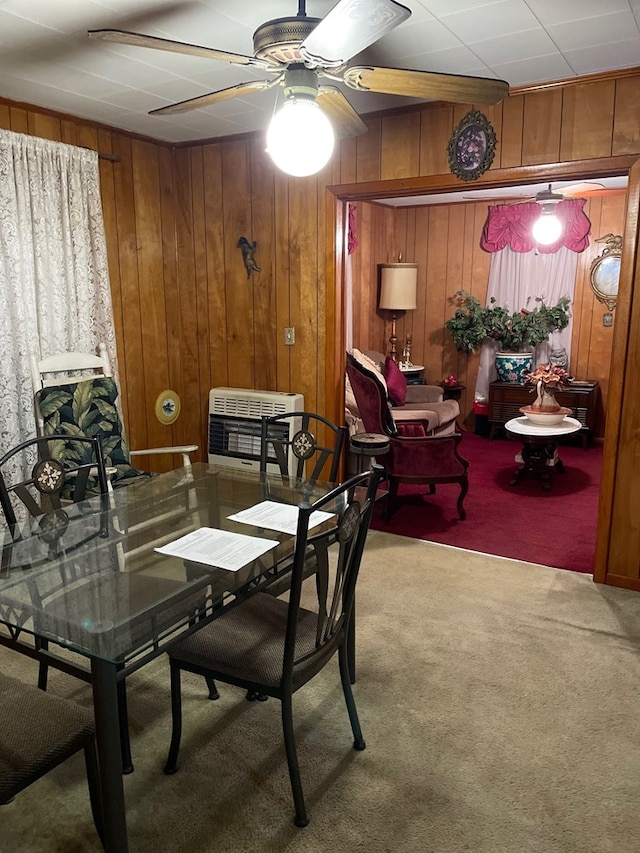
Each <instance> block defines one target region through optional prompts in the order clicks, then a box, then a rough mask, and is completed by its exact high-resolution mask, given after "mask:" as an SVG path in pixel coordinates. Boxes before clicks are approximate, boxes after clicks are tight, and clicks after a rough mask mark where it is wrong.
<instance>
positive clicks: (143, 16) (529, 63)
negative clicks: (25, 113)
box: [0, 0, 640, 142]
mask: <svg viewBox="0 0 640 853" xmlns="http://www.w3.org/2000/svg"><path fill="white" fill-rule="evenodd" d="M335 2H336V0H308V2H307V14H308V15H309V16H312V17H323V16H324V15H326V13H327V12H328V11H329V10H330V9H331V8H332V7H333V6H334V5H335ZM403 3H404V4H405V5H406V6H409V7H410V8H411V10H412V13H413V14H412V16H411V18H409V20H408V21H405V22H404V23H403V24H401V25H400V26H399V27H397V29H395V30H394V31H393V32H391V33H390V34H389V35H387V36H386V37H385V38H384V39H382V40H381V41H380V42H378V44H377V45H375V46H373V47H372V48H370V49H369V50H368V51H365V53H364V54H362V55H361V57H360V59H361V60H364V61H368V62H370V63H372V64H377V65H385V66H391V67H399V68H410V69H418V70H426V71H440V72H445V73H454V74H471V75H475V76H483V77H497V78H500V79H503V80H506V81H507V82H508V83H509V84H510V85H511V86H520V85H524V84H528V83H538V82H543V81H546V80H556V79H563V78H569V77H574V76H581V75H584V74H590V73H593V72H598V71H605V70H615V69H619V68H625V67H633V66H638V65H640V0H403ZM297 5H298V4H297V0H0V96H4V97H7V98H11V99H13V100H18V101H26V102H27V103H31V104H37V105H41V106H46V107H49V108H51V109H54V110H60V111H62V112H65V113H71V114H73V115H76V116H80V117H83V118H87V119H93V120H95V121H99V122H103V123H105V124H108V125H111V126H114V127H118V128H122V129H123V130H127V131H132V132H136V133H141V134H144V135H146V136H151V137H153V138H155V139H161V140H165V141H167V142H183V141H187V140H195V139H207V138H217V137H221V136H228V135H231V134H237V133H244V132H247V131H254V130H258V129H261V128H265V127H266V125H267V123H268V120H269V117H270V115H271V112H272V110H273V105H274V100H275V98H274V91H273V90H272V91H266V92H260V93H257V94H253V95H251V96H246V97H243V98H234V99H232V100H229V101H225V102H223V103H219V104H217V105H216V106H214V107H208V108H204V109H199V110H194V111H193V112H188V113H183V114H180V115H174V116H149V115H147V113H148V111H149V110H152V109H156V108H159V107H162V106H166V105H168V104H171V103H174V102H176V101H181V100H185V99H187V98H192V97H196V96H198V95H204V94H207V93H209V92H212V91H216V90H218V89H222V88H226V87H228V86H232V85H234V84H236V83H239V82H243V81H247V80H254V79H264V75H262V74H261V73H260V72H259V71H258V70H256V69H247V68H245V67H241V66H237V65H230V64H228V63H226V62H221V61H217V60H209V59H204V58H196V57H192V56H181V55H179V54H174V53H166V52H164V51H156V50H149V49H144V48H137V47H129V46H124V45H116V44H107V43H105V42H99V41H93V40H89V39H88V38H87V36H86V31H87V30H88V29H105V28H111V29H124V30H130V31H133V32H140V33H145V34H148V35H154V36H160V37H163V38H169V39H175V40H179V41H184V42H190V43H194V44H200V45H205V46H207V47H215V48H218V49H221V50H227V51H232V52H235V53H241V54H251V53H252V45H253V41H252V37H253V32H254V30H255V29H256V28H257V27H258V25H260V24H261V23H263V22H264V21H266V20H270V19H272V18H278V17H290V16H294V15H295V14H296V12H297ZM344 91H345V94H346V95H347V97H348V99H349V101H350V102H351V104H352V106H353V107H354V108H355V109H356V110H357V111H358V112H359V113H361V114H365V113H369V112H374V111H377V110H381V109H388V108H391V107H398V106H404V105H406V104H411V103H414V101H412V100H410V99H408V98H403V97H392V96H387V95H373V94H369V93H363V92H354V91H353V90H351V89H347V88H345V89H344Z"/></svg>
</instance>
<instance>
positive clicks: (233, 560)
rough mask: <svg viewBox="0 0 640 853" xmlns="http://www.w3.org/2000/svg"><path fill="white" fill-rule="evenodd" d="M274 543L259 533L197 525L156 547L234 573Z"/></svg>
mask: <svg viewBox="0 0 640 853" xmlns="http://www.w3.org/2000/svg"><path fill="white" fill-rule="evenodd" d="M277 544H278V543H277V542H275V541H274V540H273V539H260V538H259V537H258V536H245V535H244V534H242V533H229V531H227V530H217V529H216V528H213V527H200V528H199V529H198V530H194V531H193V532H192V533H187V535H186V536H181V537H180V539H176V540H175V541H174V542H169V543H168V544H167V545H163V546H162V547H161V548H156V549H155V550H156V551H157V552H158V553H159V554H168V555H169V556H171V557H182V559H183V560H190V561H191V562H193V563H204V564H205V565H207V566H216V567H217V568H220V569H227V570H229V571H232V572H237V571H238V569H241V568H242V567H243V566H246V565H247V564H248V563H252V562H253V561H254V560H257V558H258V557H260V556H261V555H262V554H265V553H266V552H267V551H269V550H270V549H271V548H275V547H276V545H277Z"/></svg>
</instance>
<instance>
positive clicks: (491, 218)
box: [480, 198, 591, 254]
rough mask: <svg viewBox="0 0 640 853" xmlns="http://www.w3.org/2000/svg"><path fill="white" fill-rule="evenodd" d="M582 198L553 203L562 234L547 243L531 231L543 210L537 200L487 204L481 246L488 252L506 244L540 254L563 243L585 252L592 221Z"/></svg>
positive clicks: (555, 249)
mask: <svg viewBox="0 0 640 853" xmlns="http://www.w3.org/2000/svg"><path fill="white" fill-rule="evenodd" d="M585 201H586V200H585V199H584V198H571V199H564V201H559V202H558V203H557V204H556V206H555V210H554V213H555V214H556V215H557V216H558V218H559V219H560V220H561V221H562V225H563V228H562V236H561V237H560V239H559V240H558V241H557V242H556V243H551V244H550V245H549V246H543V245H542V244H539V243H537V242H536V241H535V239H534V238H533V235H532V233H531V232H532V229H533V223H534V222H535V221H536V220H537V219H538V218H539V216H540V213H541V210H542V208H541V206H540V205H539V204H537V203H536V202H530V203H529V204H498V205H495V207H490V208H489V215H488V216H487V221H486V222H485V224H484V228H483V229H482V237H481V238H480V245H481V246H482V248H483V249H484V250H485V251H487V252H499V251H500V250H501V249H504V247H505V246H510V247H511V249H513V251H514V252H530V251H531V249H537V250H538V251H539V252H541V253H543V254H549V253H551V252H557V251H558V249H560V248H561V247H562V246H566V247H567V249H571V251H572V252H584V250H585V249H586V248H587V246H588V245H589V231H590V230H591V222H589V218H588V217H587V215H586V213H585V212H584V210H583V208H584V205H585Z"/></svg>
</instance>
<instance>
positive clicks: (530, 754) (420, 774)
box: [0, 532, 640, 853]
mask: <svg viewBox="0 0 640 853" xmlns="http://www.w3.org/2000/svg"><path fill="white" fill-rule="evenodd" d="M359 583H360V585H359V592H358V681H357V684H356V686H355V694H356V701H357V703H358V708H359V711H360V716H361V721H362V727H363V731H364V734H365V738H366V740H367V749H366V750H365V751H364V752H361V753H357V752H355V751H354V750H352V749H351V748H350V746H351V736H350V729H349V723H348V718H347V714H346V710H345V708H344V705H343V700H342V693H341V690H340V687H339V680H338V677H337V665H336V667H335V668H334V667H333V666H331V665H330V666H329V667H327V668H326V669H325V670H324V672H323V674H322V675H321V676H320V677H319V678H317V679H316V680H315V681H314V682H312V684H310V685H308V686H307V687H306V688H304V689H303V690H301V691H300V692H299V693H298V694H297V695H296V699H295V700H294V701H295V706H294V709H295V712H296V719H297V734H298V739H299V749H300V760H301V767H302V774H303V782H304V784H305V789H306V792H307V796H308V805H309V810H310V816H311V823H310V824H309V826H308V827H307V828H306V829H297V828H296V827H295V826H293V823H292V813H293V810H292V805H291V800H290V789H289V783H288V777H287V773H286V762H285V759H284V752H283V748H282V739H281V732H280V706H279V704H278V703H277V702H274V701H272V700H270V701H269V702H266V703H248V702H246V701H245V700H244V698H243V694H242V693H241V692H240V691H237V690H234V689H232V688H228V687H222V691H221V692H222V697H221V699H220V700H219V701H218V702H209V701H207V699H206V698H205V697H206V694H205V690H204V685H203V683H202V682H201V680H199V679H196V678H190V679H188V680H187V682H186V686H185V696H186V700H185V731H184V736H183V748H182V752H181V768H180V771H179V772H178V773H177V774H176V775H175V776H173V777H165V776H164V775H163V774H162V764H163V760H164V757H165V754H166V749H167V745H168V739H169V729H168V723H169V690H168V667H167V663H166V660H165V659H164V658H161V659H160V660H159V661H157V662H155V663H154V664H153V665H152V666H149V667H147V668H146V669H143V670H142V671H141V672H139V673H137V674H135V675H134V676H133V677H132V678H131V679H130V680H129V682H128V683H129V702H130V712H131V713H130V716H131V728H132V734H133V751H134V761H135V764H136V772H135V773H134V774H133V775H132V776H130V777H127V778H126V780H125V788H126V798H127V807H128V823H129V835H130V843H131V850H132V851H140V853H167V851H168V853H173V851H180V853H182V851H212V853H213V851H216V853H265V852H266V853H318V851H332V853H333V851H338V853H342V851H344V853H347V851H349V853H355V851H373V853H462V851H465V853H466V851H469V853H637V851H639V850H640V809H639V808H638V800H639V795H640V656H639V651H640V595H637V594H635V593H630V592H625V591H623V590H618V589H611V588H607V587H602V586H599V585H596V584H594V583H593V582H592V580H591V578H590V577H588V576H586V575H581V574H576V573H572V572H566V571H562V570H558V569H550V568H546V567H541V566H535V565H532V564H528V563H518V562H514V561H511V560H506V559H501V558H497V557H489V556H486V555H483V554H476V553H468V552H463V551H457V550H455V549H453V548H448V547H446V546H442V545H435V544H433V543H429V542H418V541H414V540H409V539H406V538H403V537H395V536H392V535H389V534H385V533H379V532H372V533H371V534H370V537H369V541H368V545H367V551H366V553H365V558H364V563H363V569H362V574H361V580H360V582H359ZM0 661H1V665H2V668H3V669H4V670H6V671H8V672H13V673H18V674H19V675H20V676H21V677H24V678H26V679H33V680H35V669H34V668H33V665H32V664H31V663H30V662H28V661H23V659H20V660H17V659H16V656H15V655H11V653H9V652H7V651H6V650H2V651H1V652H0ZM51 689H53V690H55V691H57V692H61V693H67V695H72V696H74V697H75V698H76V699H78V701H82V702H88V701H90V697H89V694H88V692H87V688H86V687H85V686H81V685H79V684H78V683H77V682H75V681H73V679H70V678H69V677H67V676H64V675H62V674H60V673H55V674H52V676H51ZM0 849H2V850H7V851H21V853H22V851H24V853H27V851H28V853H91V851H97V850H99V849H100V848H99V845H98V844H97V839H96V836H95V833H94V830H93V826H92V823H91V820H90V817H89V808H88V798H87V795H86V788H85V783H84V775H83V764H82V760H81V759H79V760H78V761H77V762H72V763H70V764H69V765H67V767H66V768H64V769H62V768H60V769H58V770H56V771H55V772H54V773H52V774H50V775H49V777H48V778H47V779H45V780H42V781H41V782H40V783H38V784H37V785H35V786H33V787H32V788H31V789H30V790H29V791H27V792H24V793H23V794H22V795H20V797H18V798H17V799H16V800H15V801H14V802H13V803H11V804H9V805H8V806H4V807H2V808H0Z"/></svg>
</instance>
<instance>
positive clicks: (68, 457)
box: [0, 435, 108, 539]
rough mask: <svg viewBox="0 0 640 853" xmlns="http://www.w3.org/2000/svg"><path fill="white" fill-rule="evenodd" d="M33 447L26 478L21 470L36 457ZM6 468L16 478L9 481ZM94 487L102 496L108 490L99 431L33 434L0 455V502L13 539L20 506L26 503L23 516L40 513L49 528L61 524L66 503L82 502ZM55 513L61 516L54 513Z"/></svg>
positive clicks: (16, 530) (18, 534) (38, 516)
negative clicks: (45, 434)
mask: <svg viewBox="0 0 640 853" xmlns="http://www.w3.org/2000/svg"><path fill="white" fill-rule="evenodd" d="M61 446H64V447H65V453H64V454H63V455H61V454H60V453H59V452H58V451H59V449H60V447H61ZM34 451H35V456H36V461H35V464H34V465H33V467H32V468H31V472H30V474H29V475H28V476H26V477H25V476H23V474H18V473H17V472H18V471H24V469H25V465H26V467H29V462H28V458H29V454H31V457H32V458H33V453H34ZM8 469H10V470H13V473H14V474H17V476H14V477H13V482H7V476H8V475H7V474H6V473H5V472H6V471H7V470H8ZM96 487H97V489H98V490H99V492H100V493H101V494H106V493H107V488H108V487H107V473H106V468H105V464H104V455H103V453H102V444H101V439H100V436H99V435H96V436H93V438H86V437H84V436H74V437H73V438H72V437H70V436H68V435H49V436H46V437H44V436H40V437H38V438H30V439H28V440H27V441H23V442H22V444H18V445H17V446H16V447H13V448H11V450H8V451H7V452H6V453H5V454H3V455H2V456H0V504H1V505H2V511H3V513H4V517H5V520H6V522H7V525H8V527H9V530H10V531H11V534H12V536H13V537H14V539H15V538H19V537H20V529H19V522H18V515H17V514H16V507H20V506H21V507H22V514H23V515H29V516H31V517H33V518H40V517H42V521H41V525H43V526H44V527H47V525H48V524H50V525H51V524H53V523H54V521H55V520H56V519H57V523H58V524H59V523H60V522H61V521H63V519H64V512H63V511H62V512H60V511H61V510H62V507H63V503H65V502H67V503H78V502H79V501H83V500H84V499H85V498H86V497H88V496H89V493H90V490H92V489H95V488H96ZM18 502H19V503H18ZM18 512H20V510H18ZM55 513H57V516H56V515H52V514H55ZM52 532H53V531H52Z"/></svg>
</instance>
